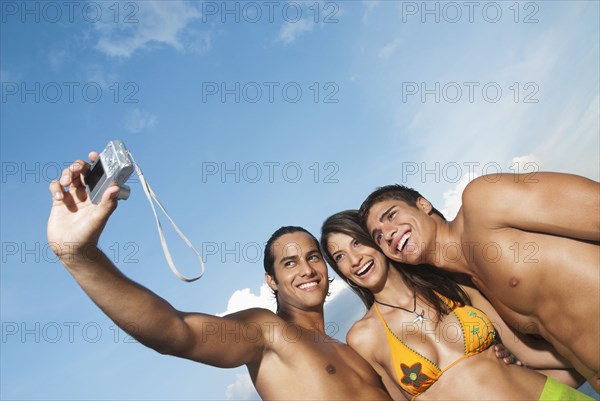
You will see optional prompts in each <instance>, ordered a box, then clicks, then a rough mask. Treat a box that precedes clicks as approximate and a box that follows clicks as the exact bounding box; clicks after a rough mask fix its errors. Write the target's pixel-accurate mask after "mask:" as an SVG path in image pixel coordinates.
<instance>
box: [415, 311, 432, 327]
mask: <svg viewBox="0 0 600 401" xmlns="http://www.w3.org/2000/svg"><path fill="white" fill-rule="evenodd" d="M413 313H415V314H416V315H417V317H416V318H415V320H413V323H417V322H419V323H421V324H423V321H425V320H429V319H427V318H426V317H425V310H423V309H422V310H421V313H417V312H413Z"/></svg>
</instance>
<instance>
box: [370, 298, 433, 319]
mask: <svg viewBox="0 0 600 401" xmlns="http://www.w3.org/2000/svg"><path fill="white" fill-rule="evenodd" d="M375 302H377V303H378V304H380V305H385V306H389V307H390V308H395V309H402V310H403V311H406V312H409V313H414V314H415V315H417V317H416V318H415V319H414V320H413V323H417V322H419V323H421V325H422V324H423V321H425V320H429V319H427V318H426V317H425V310H424V309H421V313H417V312H416V310H417V293H416V292H415V293H414V295H413V309H412V310H408V309H406V308H403V307H401V306H396V305H390V304H386V303H385V302H379V301H378V300H375Z"/></svg>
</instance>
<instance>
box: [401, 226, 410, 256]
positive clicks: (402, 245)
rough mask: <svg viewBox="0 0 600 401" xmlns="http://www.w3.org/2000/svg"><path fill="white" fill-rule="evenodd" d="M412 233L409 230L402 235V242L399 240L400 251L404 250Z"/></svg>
mask: <svg viewBox="0 0 600 401" xmlns="http://www.w3.org/2000/svg"><path fill="white" fill-rule="evenodd" d="M410 234H411V232H410V231H409V232H407V233H406V234H404V235H403V236H402V238H401V239H400V242H398V251H400V252H402V248H404V245H405V244H406V241H408V239H409V238H410Z"/></svg>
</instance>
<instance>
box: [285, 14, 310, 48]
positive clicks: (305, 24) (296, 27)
mask: <svg viewBox="0 0 600 401" xmlns="http://www.w3.org/2000/svg"><path fill="white" fill-rule="evenodd" d="M314 26H315V23H314V22H313V21H311V20H310V19H307V18H303V19H301V20H299V21H298V22H286V23H285V24H284V25H283V26H282V27H281V29H280V30H279V40H280V41H281V42H283V44H285V45H289V44H290V43H293V42H294V41H295V40H296V39H298V38H299V37H300V36H302V35H303V34H305V33H307V32H310V31H312V30H313V28H314Z"/></svg>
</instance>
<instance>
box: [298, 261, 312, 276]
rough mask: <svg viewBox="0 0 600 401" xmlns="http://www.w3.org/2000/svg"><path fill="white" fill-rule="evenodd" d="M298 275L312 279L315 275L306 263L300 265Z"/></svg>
mask: <svg viewBox="0 0 600 401" xmlns="http://www.w3.org/2000/svg"><path fill="white" fill-rule="evenodd" d="M300 275H301V276H303V277H312V276H314V275H315V269H313V267H312V266H311V265H310V263H308V262H304V263H303V264H302V270H301V271H300Z"/></svg>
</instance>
